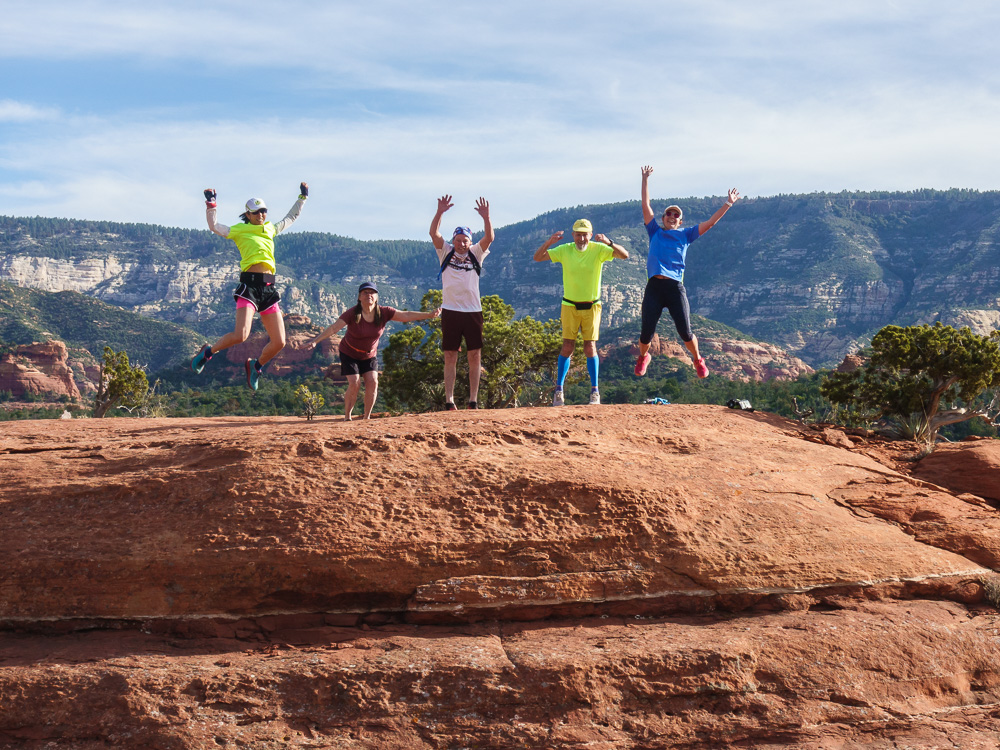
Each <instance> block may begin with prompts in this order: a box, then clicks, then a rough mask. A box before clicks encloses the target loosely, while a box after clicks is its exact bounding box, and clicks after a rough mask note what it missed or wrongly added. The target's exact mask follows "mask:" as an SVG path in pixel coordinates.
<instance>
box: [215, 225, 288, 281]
mask: <svg viewBox="0 0 1000 750" xmlns="http://www.w3.org/2000/svg"><path fill="white" fill-rule="evenodd" d="M277 233H278V232H277V230H276V229H275V227H274V224H272V223H271V222H269V221H265V222H264V223H263V224H237V225H236V226H233V227H229V234H228V235H227V236H228V238H229V239H231V240H232V241H233V242H235V243H236V247H237V248H239V251H240V270H241V271H245V270H247V269H248V268H250V266H252V265H254V264H255V263H265V264H266V265H267V266H268V267H270V269H271V273H274V272H275V268H276V266H275V264H274V236H275V235H276V234H277Z"/></svg>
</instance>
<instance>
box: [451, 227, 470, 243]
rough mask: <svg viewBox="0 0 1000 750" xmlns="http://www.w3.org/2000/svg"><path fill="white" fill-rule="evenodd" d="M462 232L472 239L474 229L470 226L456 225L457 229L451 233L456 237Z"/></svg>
mask: <svg viewBox="0 0 1000 750" xmlns="http://www.w3.org/2000/svg"><path fill="white" fill-rule="evenodd" d="M460 234H464V235H465V236H466V237H468V238H469V239H470V240H471V239H472V230H471V229H469V228H468V227H455V231H454V232H452V233H451V236H452V237H453V238H454V237H458V235H460Z"/></svg>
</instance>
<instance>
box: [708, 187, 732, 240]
mask: <svg viewBox="0 0 1000 750" xmlns="http://www.w3.org/2000/svg"><path fill="white" fill-rule="evenodd" d="M739 199H740V191H739V190H737V189H736V188H730V189H729V200H727V201H726V202H725V203H723V204H722V207H721V208H720V209H719V210H718V211H716V212H715V213H714V214H712V218H711V219H709V220H708V221H703V222H702V223H701V224H699V225H698V236H699V237H701V236H702V235H703V234H705V232H707V231H708V230H709V229H711V228H712V227H714V226H715V225H716V224H718V223H719V219H721V218H722V217H723V216H725V215H726V211H728V210H729V209H730V208H732V207H733V204H734V203H736V201H738V200H739Z"/></svg>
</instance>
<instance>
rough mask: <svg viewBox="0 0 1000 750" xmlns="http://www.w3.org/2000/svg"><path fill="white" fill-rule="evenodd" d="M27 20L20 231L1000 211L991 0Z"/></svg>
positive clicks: (13, 41) (38, 11)
mask: <svg viewBox="0 0 1000 750" xmlns="http://www.w3.org/2000/svg"><path fill="white" fill-rule="evenodd" d="M4 5H5V6H6V7H4V9H3V14H2V15H0V35H2V38H3V40H4V43H3V45H0V80H2V81H3V86H2V87H0V214H4V215H16V216H25V215H27V216H34V215H41V216H63V217H74V218H82V219H99V220H111V221H134V222H149V223H156V224H164V225H167V226H181V227H194V228H201V227H204V207H203V203H202V199H201V191H202V189H203V188H204V187H208V186H212V187H215V188H216V189H217V190H218V192H219V199H220V209H221V210H220V220H222V221H230V222H232V221H235V220H236V216H237V214H238V213H239V212H240V206H241V204H242V203H243V202H244V201H245V200H246V199H247V198H249V197H251V196H256V197H262V198H264V199H265V200H266V201H267V202H268V205H270V206H273V207H274V209H275V211H276V212H283V210H284V209H285V208H286V207H287V206H289V205H291V203H292V201H293V200H294V198H295V195H296V193H297V186H298V183H299V181H300V180H306V181H308V182H309V183H310V186H311V193H312V194H311V196H310V201H309V204H308V205H307V207H306V211H305V212H304V213H303V215H302V218H301V219H300V222H299V223H298V224H297V225H296V229H297V230H302V231H323V232H334V233H336V234H341V235H347V236H351V237H357V238H360V239H377V238H390V239H397V238H424V237H426V236H427V234H426V233H427V226H428V225H429V223H430V219H431V216H432V215H433V212H434V209H435V206H436V199H437V197H438V196H440V195H442V194H445V193H450V194H452V195H454V196H455V202H456V206H455V208H453V209H452V210H451V211H450V212H449V214H448V217H447V218H446V220H445V224H446V225H448V224H451V225H454V224H471V225H473V227H475V226H476V225H477V222H478V221H479V219H478V216H476V214H475V212H474V210H473V204H474V201H475V199H476V197H478V196H480V195H483V196H485V197H486V198H487V199H489V201H490V203H491V208H492V213H493V219H494V224H495V225H496V226H502V225H504V224H510V223H513V222H515V221H520V220H522V219H528V218H532V217H534V216H536V215H538V214H540V213H544V212H546V211H550V210H552V209H555V208H561V207H566V206H575V205H580V204H588V203H603V202H616V201H624V200H633V199H636V198H638V193H639V176H640V175H639V170H640V167H641V166H642V165H643V164H651V165H653V167H654V168H655V172H654V174H653V178H652V179H653V181H652V190H653V195H654V197H664V198H666V197H675V196H676V197H684V196H704V195H718V196H722V195H724V194H725V191H726V189H728V188H729V187H733V186H735V187H737V188H739V189H740V190H741V191H742V192H743V193H744V194H745V195H748V196H767V195H775V194H778V193H807V192H813V191H831V192H837V191H840V190H845V189H846V190H909V189H914V188H921V187H931V188H941V189H946V188H950V187H963V188H976V189H979V190H995V189H998V188H1000V149H998V148H997V145H996V142H995V139H996V134H997V132H998V130H1000V74H998V68H997V65H996V63H995V62H994V60H993V55H992V52H993V50H994V48H995V46H996V42H995V39H996V38H997V36H998V32H1000V4H995V3H992V2H986V1H982V2H963V1H962V0H957V1H955V2H951V3H948V4H944V3H940V2H933V3H932V2H924V1H923V0H913V1H910V0H892V1H887V0H865V1H855V0H841V1H840V2H837V3H803V2H801V1H796V2H791V1H788V2H786V1H785V0H776V1H774V2H759V3H750V2H736V1H729V0H720V1H717V2H712V3H705V2H671V1H670V0H657V1H656V2H646V1H645V0H642V1H638V2H628V1H627V0H626V1H625V2H622V3H607V2H591V0H582V1H578V2H561V1H560V0H555V1H550V2H537V1H535V2H526V1H522V0H510V1H507V2H501V3H495V4H489V3H482V2H466V1H465V0H453V1H452V2H450V3H430V2H422V1H421V0H411V1H410V2H401V1H400V2H397V1H396V0H387V1H385V2H382V1H379V0H372V1H371V2H369V3H367V4H364V5H362V4H360V3H358V4H354V3H352V4H347V3H310V2H295V1H294V0H291V1H289V2H281V3H274V2H260V3H256V4H252V10H249V11H248V10H247V8H250V7H251V4H249V3H245V2H240V3H237V2H228V1H221V2H213V3H205V2H188V1H187V0H179V1H177V2H172V3H153V4H148V5H147V4H126V3H121V2H103V1H101V0H90V1H88V0H78V1H77V2H72V3H70V2H62V1H61V0H60V1H55V0H53V1H49V0H35V2H32V3H5V4H4ZM279 216H280V213H279ZM640 220H641V218H640V217H638V216H637V221H640ZM553 229H554V230H555V229H566V227H553ZM598 229H599V228H598Z"/></svg>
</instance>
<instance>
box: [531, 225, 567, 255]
mask: <svg viewBox="0 0 1000 750" xmlns="http://www.w3.org/2000/svg"><path fill="white" fill-rule="evenodd" d="M562 236H563V233H562V232H556V233H555V234H553V235H552V236H551V237H549V238H548V239H547V240H545V242H543V243H542V246H541V247H539V248H538V249H537V250H535V255H534V256H533V257H534V259H535V260H539V261H541V260H548V259H549V248H550V247H552V245H554V244H555V243H556V242H558V241H559V240H561V239H562Z"/></svg>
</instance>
